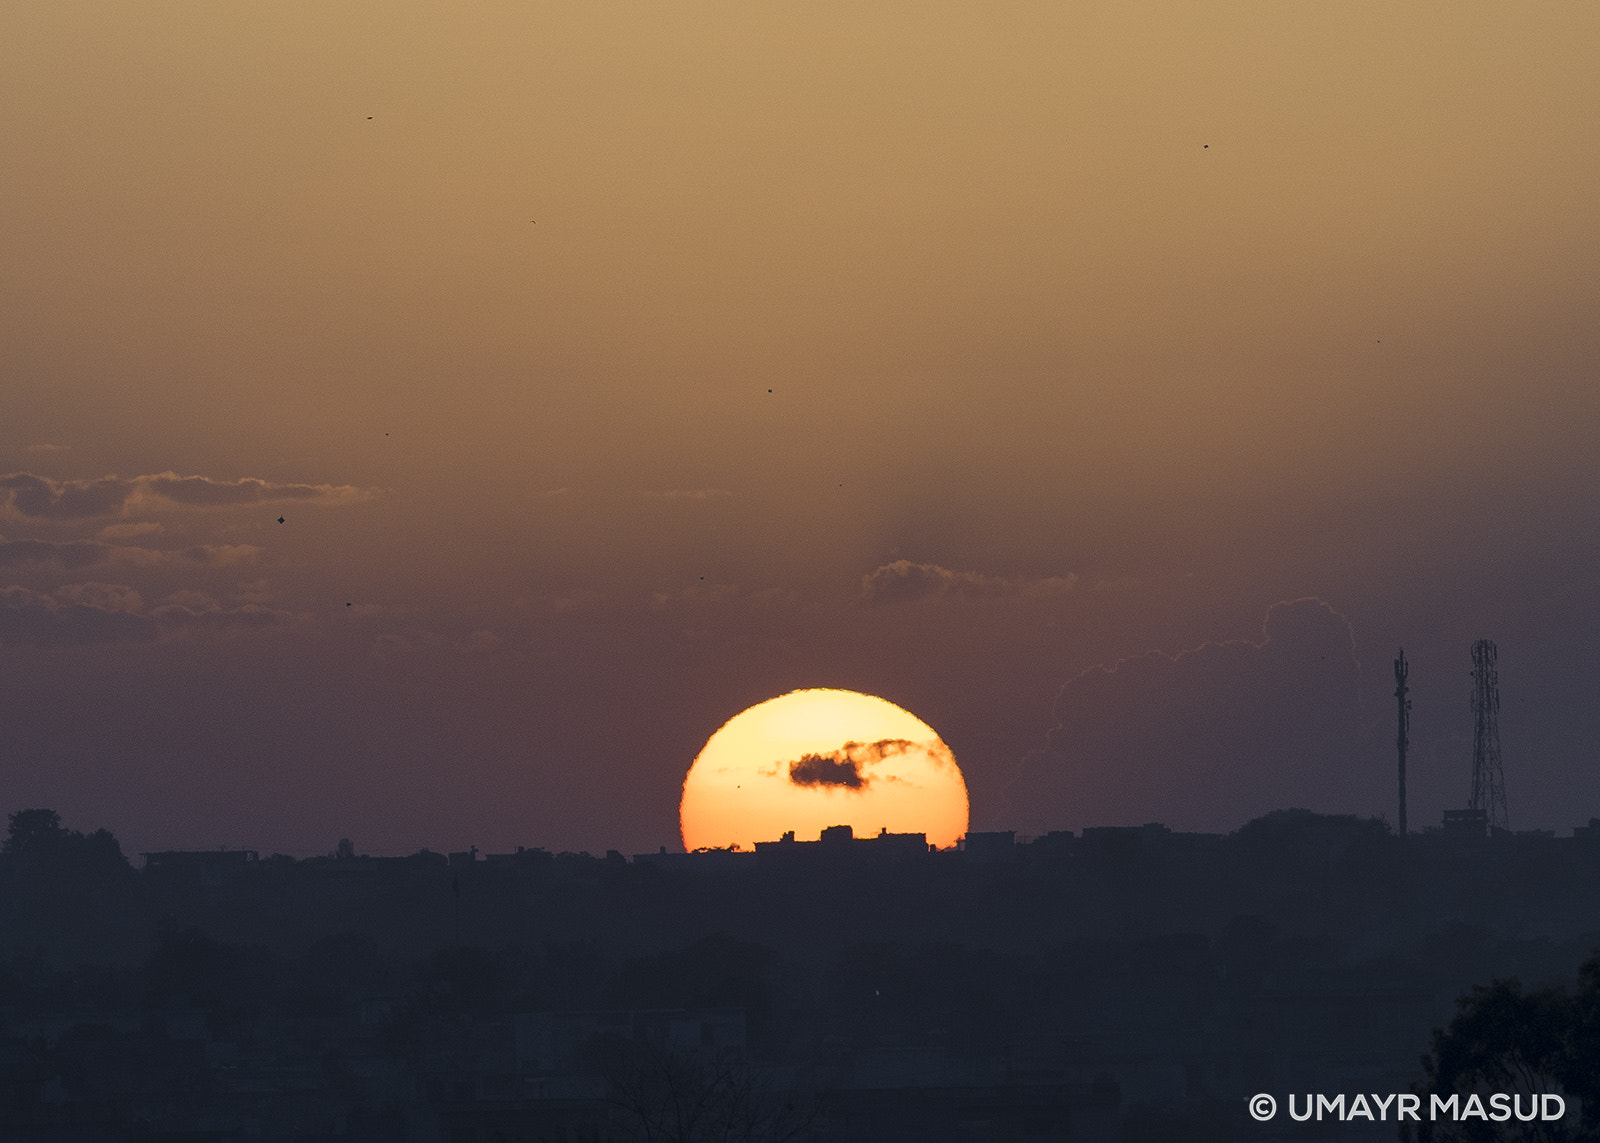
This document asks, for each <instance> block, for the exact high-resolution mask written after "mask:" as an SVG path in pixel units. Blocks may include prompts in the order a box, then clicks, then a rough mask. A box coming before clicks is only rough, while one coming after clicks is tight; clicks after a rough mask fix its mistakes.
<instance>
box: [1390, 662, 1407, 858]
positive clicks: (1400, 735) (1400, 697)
mask: <svg viewBox="0 0 1600 1143" xmlns="http://www.w3.org/2000/svg"><path fill="white" fill-rule="evenodd" d="M1410 669H1411V668H1410V667H1409V665H1407V663H1406V649H1405V648H1404V647H1402V648H1400V654H1399V656H1398V657H1397V658H1396V659H1395V661H1394V697H1395V704H1396V707H1397V710H1396V716H1397V720H1398V732H1397V734H1396V737H1395V747H1396V748H1397V749H1398V751H1399V754H1400V836H1401V837H1405V836H1406V747H1407V746H1409V745H1410V744H1411V700H1410V699H1409V698H1408V697H1406V696H1407V695H1408V694H1409V693H1410V688H1409V687H1407V686H1406V674H1407V673H1408V672H1409V671H1410Z"/></svg>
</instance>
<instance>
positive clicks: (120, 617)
mask: <svg viewBox="0 0 1600 1143" xmlns="http://www.w3.org/2000/svg"><path fill="white" fill-rule="evenodd" d="M293 618H294V617H293V616H292V615H291V614H290V613H289V612H287V611H279V610H276V609H273V608H269V607H264V606H261V605H260V604H255V603H246V604H244V605H243V606H240V607H228V606H225V605H223V604H222V603H220V602H218V601H217V600H215V599H212V598H211V597H210V596H207V595H204V594H203V593H200V592H194V591H185V592H179V593H176V594H174V595H172V596H170V597H168V598H167V599H166V600H165V601H163V602H162V603H160V604H158V605H156V606H154V607H149V606H146V604H145V600H144V597H143V596H142V595H141V594H140V593H139V592H138V591H137V590H136V589H134V588H132V587H129V586H127V585H126V584H115V583H94V582H90V583H73V584H65V585H63V586H61V587H58V588H56V589H55V590H54V591H49V592H37V591H32V590H30V589H28V588H26V587H17V586H13V587H4V588H0V643H4V644H13V645H16V644H21V645H29V646H41V647H82V646H94V645H105V644H114V643H150V642H154V641H155V640H156V639H159V638H161V637H162V636H163V635H167V634H181V633H184V632H188V631H213V632H227V631H244V630H259V629H261V628H266V627H279V626H283V625H285V624H287V623H289V622H291V621H292V619H293Z"/></svg>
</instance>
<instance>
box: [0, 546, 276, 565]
mask: <svg viewBox="0 0 1600 1143" xmlns="http://www.w3.org/2000/svg"><path fill="white" fill-rule="evenodd" d="M260 555H261V549H260V548H258V547H256V546H255V545H253V544H192V545H190V546H189V547H186V548H178V549H173V550H163V549H159V548H144V547H138V546H136V545H131V544H106V543H101V542H100V541H99V540H69V541H61V542H58V541H54V540H5V539H0V568H3V567H18V566H23V565H29V564H34V565H50V566H54V567H59V568H62V569H64V570H67V571H79V570H82V569H83V568H89V567H100V566H122V567H214V568H218V567H237V566H239V565H242V564H248V563H252V562H254V561H255V560H256V559H258V558H259V557H260Z"/></svg>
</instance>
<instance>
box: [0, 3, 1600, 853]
mask: <svg viewBox="0 0 1600 1143" xmlns="http://www.w3.org/2000/svg"><path fill="white" fill-rule="evenodd" d="M1597 77H1600V8H1596V6H1594V5H1592V4H1587V3H1568V4H1550V5H1542V6H1539V7H1538V8H1527V7H1519V6H1508V5H1501V4H1488V3H1451V4H1408V5H1401V6H1396V5H1392V4H1376V3H1372V4H1358V3H1349V4H1338V5H1313V4H1291V3H1282V4H1270V3H1252V4H1232V5H1229V4H1207V5H1174V4H1166V3H1164V4H1159V5H1156V4H1150V5H1146V4H1137V3H1134V4H1129V3H1118V4H1109V3H1107V4H1091V3H1075V4H1057V3H1049V4H1032V3H1017V4H1006V5H992V4H946V3H927V4H921V5H916V6H907V5H898V4H897V5H890V4H857V3H851V4H842V3H839V4H834V3H818V4H807V5H751V4H737V5H736V4H691V3H684V4H674V5H670V6H660V5H658V6H644V5H636V6H619V5H599V4H593V3H573V4H510V3H506V4H478V5H470V6H458V5H453V6H448V7H440V6H437V5H420V4H403V3H383V4H376V3H350V4H340V5H326V4H321V3H290V2H287V0H285V2H279V3H274V4H271V5H256V6H249V7H246V6H236V5H227V6H219V5H211V4H202V3H184V4H178V3H152V4H141V5H116V4H109V3H106V4H81V3H71V2H59V3H51V4H10V5H5V6H3V7H0V473H6V474H10V475H8V476H5V477H3V478H0V504H3V508H0V811H4V812H11V811H14V810H16V809H20V808H24V807H28V806H38V805H45V806H50V807H53V808H56V809H58V810H59V811H61V813H62V814H63V816H64V818H65V820H66V823H67V824H68V825H69V826H72V827H74V828H80V829H90V828H95V827H98V826H106V827H108V828H110V829H112V830H113V831H114V832H115V833H117V834H118V836H119V837H120V838H122V839H123V841H124V845H125V848H127V849H128V850H130V851H139V850H146V849H152V848H165V847H202V846H215V845H221V844H227V845H230V846H244V847H250V848H256V849H259V850H262V851H264V852H265V851H275V850H281V851H284V852H289V853H296V854H308V853H320V852H328V851H330V850H331V849H332V848H333V845H334V843H335V842H336V841H337V839H338V838H340V837H345V836H348V837H350V838H352V839H353V840H354V841H355V843H356V846H357V848H358V849H359V850H362V851H365V852H391V853H392V852H408V851H411V850H414V849H417V848H419V847H421V846H424V845H426V846H431V847H433V848H435V849H455V848H464V847H465V846H467V845H469V844H476V845H478V846H479V847H480V848H483V849H489V850H503V849H506V848H509V847H511V846H513V845H516V844H524V845H543V846H546V847H549V848H554V849H579V848H583V849H590V850H600V849H605V848H607V847H616V848H620V849H623V850H625V851H627V850H640V849H646V848H648V849H652V850H653V849H654V848H655V846H657V845H659V844H664V843H665V844H671V843H672V842H673V840H674V838H675V836H676V817H677V798H678V793H679V789H680V786H681V783H682V779H683V776H684V773H685V771H686V769H687V767H688V765H689V763H690V761H691V760H692V759H693V758H694V756H695V754H696V753H697V751H698V750H699V748H700V747H701V746H702V745H703V744H704V742H705V739H706V738H707V737H708V736H709V735H710V734H711V733H712V732H713V731H714V730H716V728H717V727H718V726H720V725H721V724H722V723H723V722H725V721H726V720H727V719H728V718H729V717H731V716H732V715H734V714H735V713H737V712H738V711H740V710H741V709H743V708H744V707H746V706H748V705H750V704H752V703H755V702H758V701H761V700H763V699H766V698H770V697H772V696H773V695H776V694H779V693H782V692H784V691H787V690H790V689H794V688H800V687H845V688H850V689H855V690H862V691H867V692H870V693H875V694H879V695H882V696H884V697H886V698H888V699H890V700H891V701H893V702H895V703H898V704H900V705H902V706H904V707H906V708H907V709H909V710H911V711H912V712H913V713H915V714H916V715H918V716H919V717H921V718H922V719H924V720H925V721H927V722H928V723H929V724H931V725H932V726H933V727H934V728H935V729H936V730H937V731H938V732H939V734H940V735H941V736H942V737H943V738H944V740H945V741H946V742H947V743H949V745H950V747H951V748H952V750H953V751H954V752H955V755H956V757H957V758H958V759H959V760H960V762H961V764H962V767H963V770H964V771H965V774H966V778H967V782H968V786H969V789H970V791H971V795H972V812H973V824H974V826H975V827H977V828H1018V829H1026V830H1039V829H1044V828H1059V829H1078V828H1081V827H1083V826H1085V825H1099V824H1125V823H1140V822H1145V821H1151V820H1160V821H1165V822H1166V823H1167V824H1169V825H1171V826H1174V827H1175V828H1188V829H1216V830H1226V829H1232V828H1235V827H1237V826H1238V825H1240V824H1241V823H1242V822H1243V821H1245V820H1247V819H1248V818H1249V817H1251V816H1253V815H1255V814H1257V813H1260V812H1263V811H1264V810H1268V809H1271V808H1274V807H1276V806H1284V805H1302V806H1307V807H1309V808H1312V809H1316V810H1324V811H1340V812H1356V813H1362V814H1379V813H1383V814H1386V815H1387V816H1388V817H1389V818H1390V820H1393V818H1394V794H1393V788H1392V787H1393V780H1392V772H1391V771H1392V752H1393V748H1392V740H1393V699H1392V697H1391V695H1390V692H1391V690H1392V687H1393V682H1392V678H1391V669H1390V661H1391V659H1392V657H1393V655H1394V652H1395V649H1396V647H1398V646H1400V645H1402V644H1403V645H1404V646H1405V648H1406V651H1407V654H1408V657H1409V658H1410V659H1411V662H1412V672H1411V680H1412V684H1413V687H1414V695H1415V702H1416V705H1415V711H1414V721H1413V740H1414V747H1413V756H1412V776H1413V781H1412V798H1411V820H1412V822H1413V824H1414V825H1415V824H1427V823H1432V822H1436V821H1437V820H1438V814H1439V812H1440V811H1441V810H1442V809H1443V808H1445V807H1450V806H1457V805H1461V804H1463V803H1464V802H1465V800H1466V796H1467V793H1468V788H1469V770H1468V766H1469V756H1470V746H1471V742H1470V733H1471V723H1470V718H1469V711H1468V697H1469V693H1470V685H1471V684H1470V678H1469V671H1470V665H1471V661H1470V646H1471V643H1472V641H1473V640H1474V639H1477V638H1482V637H1488V638H1493V639H1495V640H1496V641H1497V643H1498V644H1499V648H1500V656H1499V665H1500V676H1501V692H1502V702H1503V710H1502V734H1503V745H1504V757H1505V781H1506V791H1507V800H1508V803H1509V808H1510V816H1511V822H1512V825H1513V826H1514V827H1515V828H1524V829H1526V828H1536V827H1537V828H1560V829H1562V830H1563V831H1564V830H1565V829H1567V828H1569V827H1570V826H1572V825H1573V824H1576V823H1579V822H1583V821H1586V820H1587V819H1588V818H1589V817H1590V816H1593V815H1600V766H1597V765H1596V763H1597V762H1600V601H1597V599H1596V590H1595V589H1596V584H1597V583H1600V498H1597V493H1600V449H1596V447H1595V445H1594V442H1595V441H1596V439H1600V209H1597V190H1596V188H1597V187H1600V148H1597V147H1596V146H1595V124H1596V123H1600V78H1597ZM107 477H115V479H112V480H107V479H103V478H107ZM183 478H197V479H188V480H185V479H183ZM280 515H281V516H283V517H284V521H285V522H284V523H283V524H278V523H277V522H276V521H277V518H278V517H279V516H280ZM1295 601H1300V602H1295ZM1118 664H1120V666H1119V665H1118ZM1113 668H1115V669H1113Z"/></svg>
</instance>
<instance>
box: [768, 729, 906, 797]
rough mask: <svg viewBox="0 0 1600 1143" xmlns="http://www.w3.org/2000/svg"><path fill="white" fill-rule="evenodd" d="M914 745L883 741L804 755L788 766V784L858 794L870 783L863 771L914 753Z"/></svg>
mask: <svg viewBox="0 0 1600 1143" xmlns="http://www.w3.org/2000/svg"><path fill="white" fill-rule="evenodd" d="M916 746H917V743H915V742H912V741H910V740H909V739H905V738H884V739H880V740H879V741H877V742H846V743H845V744H844V745H843V746H841V747H839V749H837V750H835V751H833V752H832V753H829V754H805V755H802V756H801V757H800V759H799V760H798V761H795V762H791V763H789V781H791V782H793V783H794V784H795V785H796V786H810V787H818V786H822V787H828V788H832V789H845V790H862V789H865V788H866V787H867V786H868V785H870V784H871V782H872V780H873V779H872V777H871V776H870V775H868V774H866V773H864V772H863V771H865V770H866V769H867V768H868V767H870V766H872V765H873V764H874V763H876V762H881V761H883V760H884V759H885V758H888V757H890V756H891V755H894V754H904V753H905V752H906V751H908V750H912V749H915V748H916Z"/></svg>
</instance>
